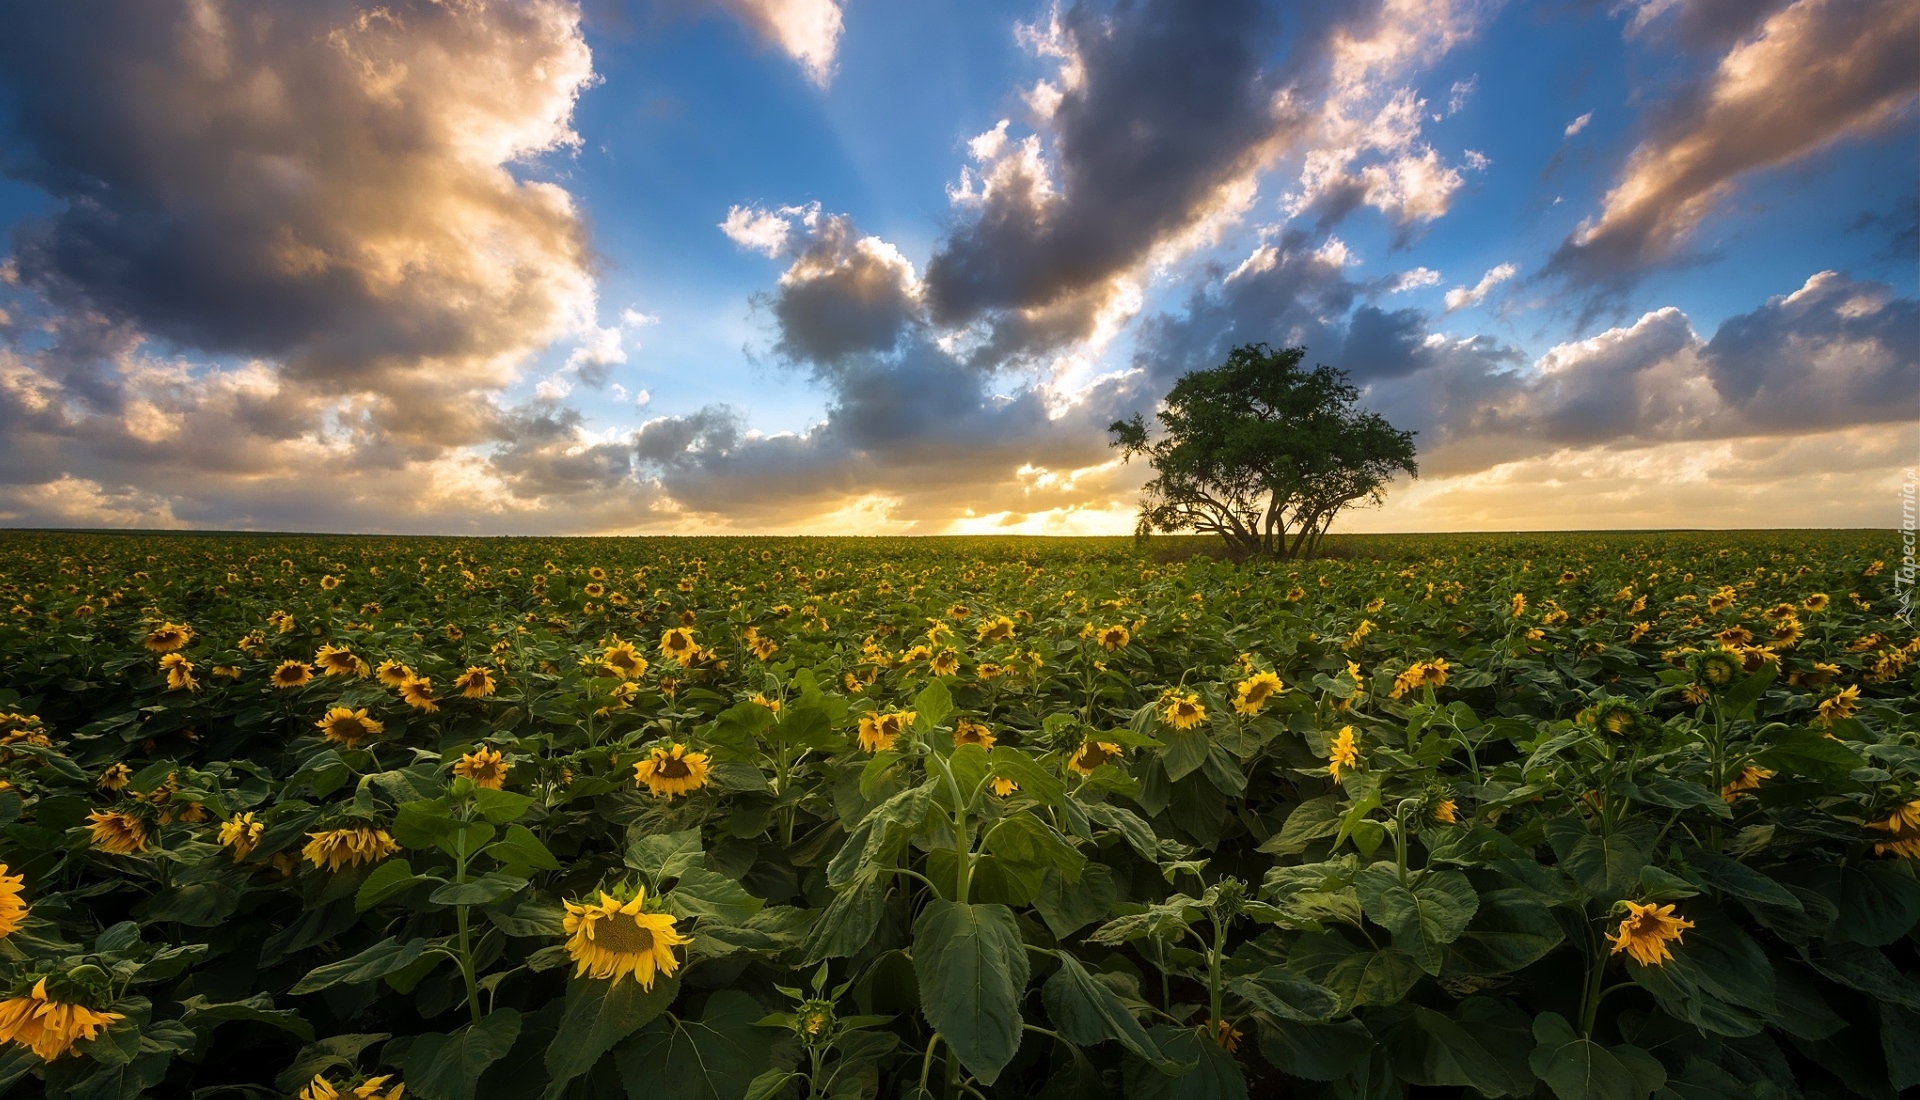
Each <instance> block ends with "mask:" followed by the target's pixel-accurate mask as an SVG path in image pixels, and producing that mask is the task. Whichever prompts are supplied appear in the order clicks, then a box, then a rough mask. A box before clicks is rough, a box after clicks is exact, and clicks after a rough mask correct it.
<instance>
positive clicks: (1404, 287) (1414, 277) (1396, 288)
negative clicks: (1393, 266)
mask: <svg viewBox="0 0 1920 1100" xmlns="http://www.w3.org/2000/svg"><path fill="white" fill-rule="evenodd" d="M1439 285H1440V273H1439V272H1438V271H1435V270H1434V269H1432V268H1430V267H1416V268H1414V269H1412V270H1411V271H1402V272H1400V273H1399V274H1398V275H1395V276H1394V277H1393V278H1391V279H1389V280H1388V281H1387V284H1386V291H1387V293H1389V294H1399V293H1401V292H1403V291H1408V290H1418V289H1419V288H1421V287H1423V286H1439Z"/></svg>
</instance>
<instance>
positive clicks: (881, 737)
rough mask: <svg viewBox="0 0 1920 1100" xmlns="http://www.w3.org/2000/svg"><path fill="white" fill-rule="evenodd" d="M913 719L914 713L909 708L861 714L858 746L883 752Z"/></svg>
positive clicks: (870, 750)
mask: <svg viewBox="0 0 1920 1100" xmlns="http://www.w3.org/2000/svg"><path fill="white" fill-rule="evenodd" d="M913 719H914V714H913V712H912V711H910V710H896V711H889V712H887V713H886V714H863V715H861V716H860V747H861V748H862V749H864V750H865V751H867V752H885V751H886V750H888V749H890V748H892V747H893V743H894V742H895V741H897V740H899V739H900V735H901V734H902V733H904V732H906V728H907V727H908V726H910V725H912V724H913Z"/></svg>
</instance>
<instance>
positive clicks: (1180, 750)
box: [1160, 726, 1213, 782]
mask: <svg viewBox="0 0 1920 1100" xmlns="http://www.w3.org/2000/svg"><path fill="white" fill-rule="evenodd" d="M1165 740H1166V744H1165V747H1163V748H1162V749H1161V750H1160V762H1161V763H1162V764H1163V765H1165V766H1166V769H1167V778H1168V779H1170V780H1173V781H1174V782H1179V781H1180V780H1182V779H1185V778H1186V777H1187V776H1189V775H1192V774H1193V773H1194V772H1197V771H1199V770H1200V766H1201V765H1202V764H1205V763H1206V762H1207V754H1208V753H1210V752H1212V751H1213V739H1212V738H1210V737H1208V736H1207V731H1206V730H1204V729H1201V728H1199V727H1197V726H1196V727H1194V728H1193V729H1190V730H1174V731H1172V732H1171V733H1170V734H1168V735H1167V737H1166V739H1165Z"/></svg>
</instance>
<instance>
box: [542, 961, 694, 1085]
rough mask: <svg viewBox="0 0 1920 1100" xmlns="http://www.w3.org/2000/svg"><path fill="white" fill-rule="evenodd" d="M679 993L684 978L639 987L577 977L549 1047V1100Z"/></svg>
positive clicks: (629, 981) (626, 981)
mask: <svg viewBox="0 0 1920 1100" xmlns="http://www.w3.org/2000/svg"><path fill="white" fill-rule="evenodd" d="M679 993H680V979H678V978H659V979H656V980H655V981H654V983H653V988H652V989H642V988H640V983H639V982H637V981H634V980H633V979H632V978H630V977H629V978H624V979H622V980H620V981H617V982H603V981H597V980H595V979H593V978H574V979H572V980H571V981H569V982H568V983H567V1001H566V1004H567V1007H566V1011H565V1013H564V1014H562V1015H561V1017H560V1027H559V1029H558V1030H557V1031H555V1032H554V1038H553V1044H552V1045H551V1046H549V1047H547V1058H546V1061H547V1074H548V1075H549V1077H551V1078H552V1084H551V1085H549V1086H548V1088H547V1096H548V1097H549V1100H552V1098H556V1097H558V1096H560V1095H561V1094H562V1093H564V1092H565V1091H566V1084H567V1082H568V1081H571V1080H573V1079H574V1078H575V1077H578V1076H580V1075H581V1074H583V1073H586V1072H587V1071H588V1070H590V1069H592V1068H593V1064H594V1063H595V1062H598V1061H599V1060H600V1056H601V1055H603V1054H605V1053H606V1052H607V1051H609V1050H612V1049H613V1045H614V1044H615V1043H618V1042H619V1041H620V1040H622V1039H624V1038H626V1037H627V1036H629V1035H631V1034H633V1033H634V1032H636V1031H638V1030H640V1029H641V1028H643V1027H645V1026H647V1025H648V1024H650V1023H652V1022H653V1021H654V1019H655V1018H656V1017H658V1016H659V1015H660V1014H661V1013H662V1012H665V1011H666V1010H667V1006H668V1005H671V1004H672V1003H673V999H674V997H676V996H678V995H679Z"/></svg>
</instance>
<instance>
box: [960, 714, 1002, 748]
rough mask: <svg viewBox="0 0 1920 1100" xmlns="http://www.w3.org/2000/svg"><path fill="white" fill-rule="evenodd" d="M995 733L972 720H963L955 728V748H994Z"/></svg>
mask: <svg viewBox="0 0 1920 1100" xmlns="http://www.w3.org/2000/svg"><path fill="white" fill-rule="evenodd" d="M993 742H994V736H993V731H992V730H989V729H988V728H987V727H985V726H983V725H981V724H980V723H978V722H975V721H972V720H970V719H966V718H962V719H960V721H959V722H958V723H956V724H955V725H954V727H953V747H954V748H956V749H957V748H959V747H960V746H962V745H978V746H980V747H981V748H983V749H990V748H992V747H993Z"/></svg>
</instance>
